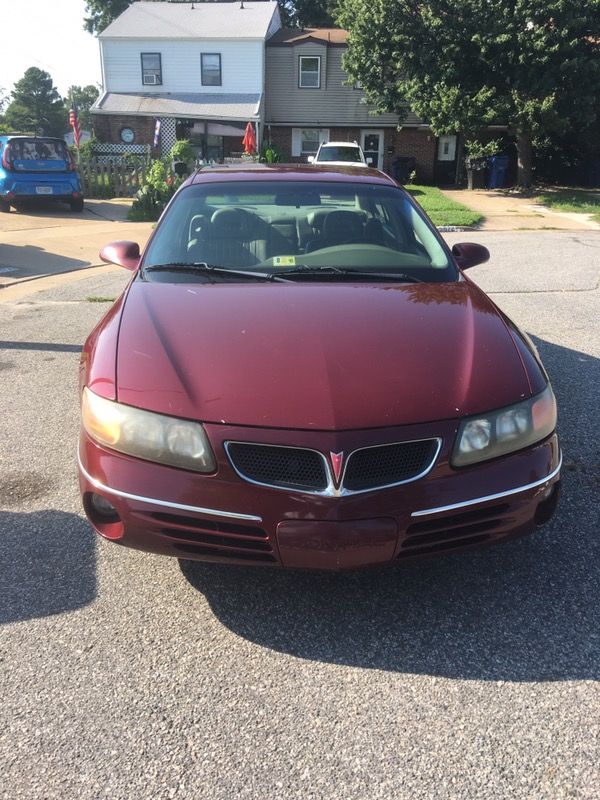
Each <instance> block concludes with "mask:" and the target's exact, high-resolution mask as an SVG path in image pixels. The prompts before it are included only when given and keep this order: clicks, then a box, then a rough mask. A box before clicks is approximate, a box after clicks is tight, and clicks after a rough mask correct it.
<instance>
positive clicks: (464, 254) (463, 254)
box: [452, 242, 490, 269]
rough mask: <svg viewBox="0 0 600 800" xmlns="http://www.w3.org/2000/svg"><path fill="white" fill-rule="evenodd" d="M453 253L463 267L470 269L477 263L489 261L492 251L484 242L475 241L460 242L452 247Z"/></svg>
mask: <svg viewBox="0 0 600 800" xmlns="http://www.w3.org/2000/svg"><path fill="white" fill-rule="evenodd" d="M452 255H453V256H454V258H455V260H456V263H457V264H458V266H459V267H460V268H461V269H469V267H475V266H477V264H485V262H486V261H489V258H490V251H489V250H488V249H487V247H484V246H483V245H482V244H475V242H460V244H455V245H454V247H453V248H452Z"/></svg>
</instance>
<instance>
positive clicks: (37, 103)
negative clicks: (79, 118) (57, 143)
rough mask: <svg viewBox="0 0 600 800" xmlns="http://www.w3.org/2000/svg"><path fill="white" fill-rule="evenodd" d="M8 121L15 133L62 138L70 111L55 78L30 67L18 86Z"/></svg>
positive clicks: (15, 89)
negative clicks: (55, 83)
mask: <svg viewBox="0 0 600 800" xmlns="http://www.w3.org/2000/svg"><path fill="white" fill-rule="evenodd" d="M11 95H12V100H11V102H10V104H9V105H8V107H7V109H6V112H5V114H4V121H5V123H6V124H7V125H9V126H11V127H12V128H14V129H15V130H22V131H38V130H39V131H41V132H42V133H43V134H44V135H45V136H62V135H63V133H64V132H65V131H66V130H67V128H68V119H67V110H66V109H65V105H64V103H63V101H62V98H61V96H60V95H59V93H58V92H57V90H56V88H55V87H54V85H53V83H52V78H51V77H50V75H49V74H48V73H47V72H45V71H44V70H43V69H38V68H37V67H29V69H28V70H26V72H25V74H24V75H23V77H22V78H21V80H19V81H17V82H16V83H15V87H14V89H13V90H12V93H11Z"/></svg>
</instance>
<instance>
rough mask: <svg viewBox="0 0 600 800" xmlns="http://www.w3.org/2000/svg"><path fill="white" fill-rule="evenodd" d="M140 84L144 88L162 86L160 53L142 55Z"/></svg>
mask: <svg viewBox="0 0 600 800" xmlns="http://www.w3.org/2000/svg"><path fill="white" fill-rule="evenodd" d="M142 83H143V84H144V86H160V85H161V84H162V66H161V63H160V53H142Z"/></svg>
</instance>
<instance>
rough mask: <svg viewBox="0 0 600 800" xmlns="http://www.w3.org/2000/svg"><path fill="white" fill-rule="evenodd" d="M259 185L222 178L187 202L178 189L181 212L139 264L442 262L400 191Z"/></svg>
mask: <svg viewBox="0 0 600 800" xmlns="http://www.w3.org/2000/svg"><path fill="white" fill-rule="evenodd" d="M191 188H192V189H197V188H199V187H191ZM261 188H262V187H260V188H258V187H257V188H256V194H250V191H249V189H248V187H247V186H246V187H245V191H244V192H239V193H236V192H235V191H233V190H232V191H231V192H229V191H228V188H227V186H226V185H225V187H224V188H223V190H222V193H221V194H215V193H214V188H213V190H212V191H211V190H210V189H208V190H205V191H204V192H202V193H198V194H196V193H195V192H192V193H191V195H190V196H189V197H188V198H187V202H185V203H184V202H183V198H184V196H185V194H186V192H185V191H184V192H183V193H182V197H181V201H182V202H180V204H179V206H178V207H179V208H180V209H181V211H180V213H179V214H177V215H175V209H173V210H171V212H170V214H167V215H166V218H165V220H164V221H163V223H161V226H159V231H157V235H156V237H155V239H154V241H153V243H152V245H151V247H150V250H149V253H148V257H149V260H148V259H147V260H146V262H145V263H146V264H152V263H166V262H206V263H208V264H212V265H222V266H229V267H230V268H232V269H235V268H237V269H243V268H246V269H247V268H251V267H259V268H260V267H272V266H292V265H294V264H296V263H300V262H301V263H302V264H305V265H309V266H311V265H315V266H318V265H321V264H324V265H333V266H344V267H360V268H361V269H365V268H371V269H376V268H378V267H379V268H382V267H387V268H389V267H396V268H398V267H400V268H406V267H416V268H419V267H420V268H431V267H440V268H445V267H447V263H448V262H447V259H446V256H445V254H444V252H443V250H442V249H441V248H440V247H439V244H438V243H437V241H436V240H435V237H434V236H433V234H432V232H431V231H430V230H429V229H428V226H427V223H426V222H425V221H424V220H423V218H422V217H420V215H419V214H418V213H417V212H416V211H415V210H414V208H413V207H412V206H411V205H410V204H409V202H408V201H405V200H404V198H403V197H402V195H399V193H398V195H396V196H395V197H392V198H390V199H389V200H388V199H387V198H386V197H385V196H383V197H381V196H378V195H377V193H373V192H368V191H365V193H364V194H362V193H359V192H355V191H353V192H347V191H345V192H339V193H331V191H327V190H318V189H314V190H313V189H306V188H303V189H300V190H298V189H296V190H295V191H294V190H292V191H290V189H289V187H288V188H286V189H284V190H283V191H281V192H277V191H276V192H275V193H274V194H264V193H263V194H260V191H261ZM392 192H394V190H392ZM398 196H399V198H400V202H399V200H398ZM174 205H175V204H174ZM184 209H185V210H184ZM161 228H162V229H163V230H162V231H161V230H160V229H161ZM159 233H162V236H160V235H159ZM175 244H176V245H177V247H174V245H175ZM432 244H433V247H432Z"/></svg>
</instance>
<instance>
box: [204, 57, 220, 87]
mask: <svg viewBox="0 0 600 800" xmlns="http://www.w3.org/2000/svg"><path fill="white" fill-rule="evenodd" d="M200 60H201V67H202V86H220V85H221V54H220V53H202V54H201V56H200Z"/></svg>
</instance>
